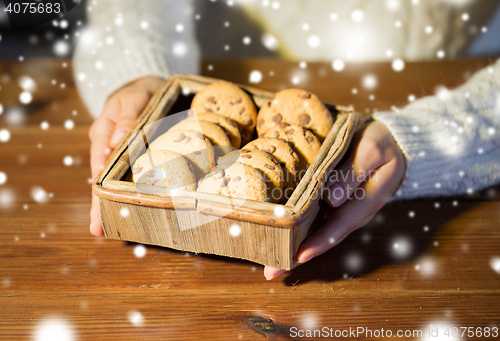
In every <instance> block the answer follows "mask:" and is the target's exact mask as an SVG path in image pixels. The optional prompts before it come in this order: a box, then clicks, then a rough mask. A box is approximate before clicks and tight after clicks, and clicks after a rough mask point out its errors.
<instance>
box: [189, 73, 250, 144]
mask: <svg viewBox="0 0 500 341" xmlns="http://www.w3.org/2000/svg"><path fill="white" fill-rule="evenodd" d="M191 108H193V109H196V112H198V113H203V112H214V113H216V114H219V115H222V116H225V117H229V118H230V119H232V120H233V121H235V122H236V124H237V125H238V128H239V130H240V133H241V143H242V144H245V143H247V142H248V141H250V140H251V139H252V135H253V131H254V129H255V123H256V120H257V109H256V107H255V104H254V102H253V100H252V98H251V97H250V96H249V95H248V94H247V93H246V92H245V91H243V90H241V89H240V88H239V87H238V86H236V85H234V84H233V83H229V82H224V81H219V82H216V83H212V84H210V85H207V86H206V87H205V88H204V89H203V90H201V91H200V92H198V93H197V94H196V95H195V96H194V98H193V101H192V102H191Z"/></svg>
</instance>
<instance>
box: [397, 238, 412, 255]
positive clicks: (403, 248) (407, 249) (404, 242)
mask: <svg viewBox="0 0 500 341" xmlns="http://www.w3.org/2000/svg"><path fill="white" fill-rule="evenodd" d="M411 252H412V245H411V243H410V241H409V239H408V238H405V237H400V238H397V239H395V240H394V241H393V243H392V254H393V255H394V256H395V257H397V258H406V257H408V256H410V255H411Z"/></svg>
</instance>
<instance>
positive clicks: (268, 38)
mask: <svg viewBox="0 0 500 341" xmlns="http://www.w3.org/2000/svg"><path fill="white" fill-rule="evenodd" d="M261 40H262V44H263V45H264V46H265V47H266V48H268V49H269V50H271V51H276V50H277V49H278V39H276V37H275V36H273V35H272V34H269V33H265V34H263V35H262V39H261Z"/></svg>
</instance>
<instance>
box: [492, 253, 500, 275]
mask: <svg viewBox="0 0 500 341" xmlns="http://www.w3.org/2000/svg"><path fill="white" fill-rule="evenodd" d="M490 266H491V268H492V269H493V271H495V272H496V273H497V274H500V257H492V258H491V259H490Z"/></svg>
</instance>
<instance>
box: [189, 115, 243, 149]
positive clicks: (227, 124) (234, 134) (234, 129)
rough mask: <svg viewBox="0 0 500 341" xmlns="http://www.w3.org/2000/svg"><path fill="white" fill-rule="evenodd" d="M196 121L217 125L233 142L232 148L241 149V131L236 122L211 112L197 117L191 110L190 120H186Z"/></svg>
mask: <svg viewBox="0 0 500 341" xmlns="http://www.w3.org/2000/svg"><path fill="white" fill-rule="evenodd" d="M191 113H192V114H191ZM196 119H198V120H203V121H208V122H212V123H215V124H217V125H218V126H219V127H221V128H222V129H223V130H224V132H225V133H226V135H227V137H229V140H230V141H231V146H233V147H234V148H237V149H238V148H240V147H241V134H240V130H239V129H238V125H237V124H236V122H234V121H233V120H232V119H230V118H229V117H225V116H222V115H219V114H215V113H211V112H205V113H201V114H200V113H198V114H197V115H196V116H195V114H194V112H193V110H190V111H189V113H188V118H187V119H186V120H196Z"/></svg>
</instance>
